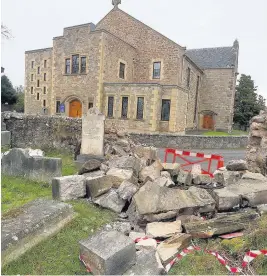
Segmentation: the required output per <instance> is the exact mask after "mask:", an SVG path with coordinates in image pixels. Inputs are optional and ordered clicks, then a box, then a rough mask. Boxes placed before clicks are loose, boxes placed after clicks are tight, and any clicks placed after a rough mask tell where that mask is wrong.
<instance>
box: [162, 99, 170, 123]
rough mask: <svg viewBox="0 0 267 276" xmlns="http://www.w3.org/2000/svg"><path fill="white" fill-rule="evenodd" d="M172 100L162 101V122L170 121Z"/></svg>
mask: <svg viewBox="0 0 267 276" xmlns="http://www.w3.org/2000/svg"><path fill="white" fill-rule="evenodd" d="M170 109H171V100H162V107H161V121H169V120H170Z"/></svg>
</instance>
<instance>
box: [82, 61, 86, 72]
mask: <svg viewBox="0 0 267 276" xmlns="http://www.w3.org/2000/svg"><path fill="white" fill-rule="evenodd" d="M81 73H86V57H81Z"/></svg>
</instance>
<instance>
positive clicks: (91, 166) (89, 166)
mask: <svg viewBox="0 0 267 276" xmlns="http://www.w3.org/2000/svg"><path fill="white" fill-rule="evenodd" d="M100 165H101V162H100V161H99V160H96V159H91V160H89V161H87V162H86V163H84V164H83V165H82V167H81V169H80V170H79V173H78V174H79V175H82V174H84V173H89V172H92V171H95V170H98V169H99V168H100Z"/></svg>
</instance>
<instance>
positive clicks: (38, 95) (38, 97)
mask: <svg viewBox="0 0 267 276" xmlns="http://www.w3.org/2000/svg"><path fill="white" fill-rule="evenodd" d="M39 100H40V94H39V93H37V101H39Z"/></svg>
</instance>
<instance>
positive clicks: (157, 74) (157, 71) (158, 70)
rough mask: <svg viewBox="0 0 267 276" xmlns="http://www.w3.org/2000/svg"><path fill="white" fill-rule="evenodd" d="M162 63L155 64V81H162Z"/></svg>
mask: <svg viewBox="0 0 267 276" xmlns="http://www.w3.org/2000/svg"><path fill="white" fill-rule="evenodd" d="M160 71H161V62H154V63H153V79H160V73H161V72H160Z"/></svg>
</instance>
